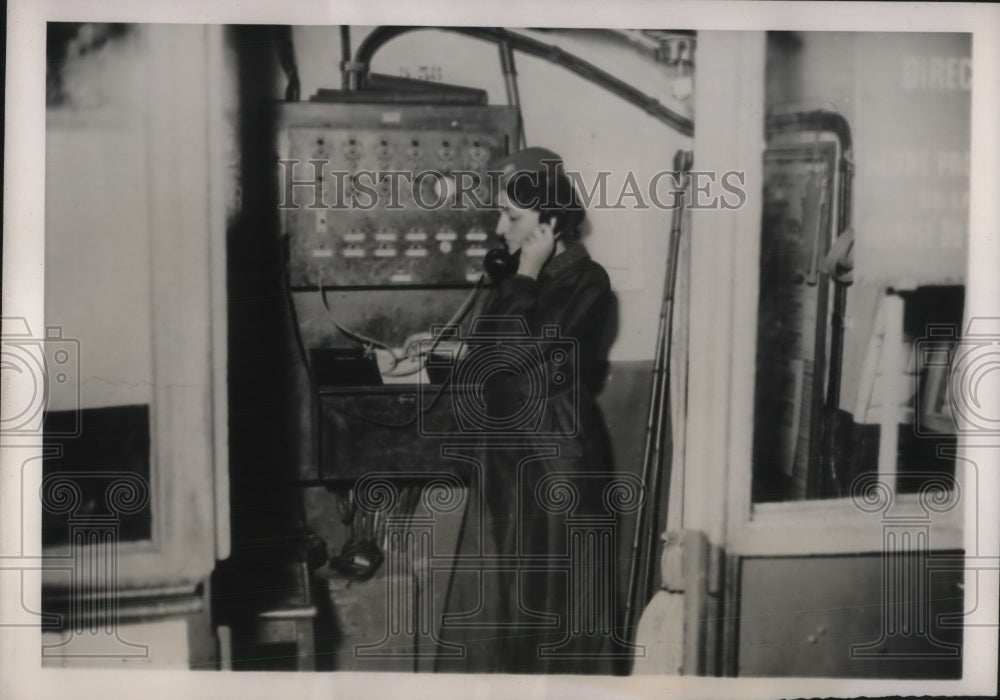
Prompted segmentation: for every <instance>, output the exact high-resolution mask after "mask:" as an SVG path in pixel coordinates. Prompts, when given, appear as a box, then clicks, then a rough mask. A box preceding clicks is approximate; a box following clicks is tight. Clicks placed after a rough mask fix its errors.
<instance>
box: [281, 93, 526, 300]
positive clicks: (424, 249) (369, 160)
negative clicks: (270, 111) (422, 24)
mask: <svg viewBox="0 0 1000 700" xmlns="http://www.w3.org/2000/svg"><path fill="white" fill-rule="evenodd" d="M276 126H277V134H278V144H277V145H278V163H277V184H278V188H279V192H278V202H279V209H280V212H281V223H282V230H283V233H285V234H287V236H288V239H289V256H290V257H289V268H290V269H289V276H290V283H291V286H292V288H293V289H306V288H313V289H315V288H318V287H320V286H322V287H324V288H337V287H341V288H343V287H406V286H419V287H427V286H439V285H441V286H456V285H458V286H461V285H468V284H472V283H474V282H475V281H476V280H477V279H478V278H479V274H480V272H481V270H482V259H483V256H484V255H485V254H486V251H487V250H488V249H489V248H491V247H494V246H495V245H496V244H497V240H496V238H495V236H494V233H493V232H494V228H495V225H496V219H497V213H496V210H495V207H493V206H492V205H491V203H492V200H493V198H494V192H493V191H494V190H495V181H491V179H490V176H489V175H488V174H487V173H486V166H487V164H488V163H490V162H491V161H492V160H494V159H495V158H497V157H498V156H501V155H504V154H506V153H507V152H508V151H509V149H510V146H511V144H512V143H513V139H514V135H515V133H516V126H517V115H516V111H515V110H514V109H512V108H510V107H486V106H469V105H462V106H456V105H394V104H357V103H282V104H281V105H280V106H279V107H278V111H277V117H276Z"/></svg>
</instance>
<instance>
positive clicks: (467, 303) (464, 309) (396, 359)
mask: <svg viewBox="0 0 1000 700" xmlns="http://www.w3.org/2000/svg"><path fill="white" fill-rule="evenodd" d="M485 279H486V274H485V273H483V274H480V276H479V279H478V280H477V281H476V284H475V286H474V287H473V288H472V290H471V291H470V292H469V294H468V295H467V296H466V297H465V300H464V301H463V302H462V304H461V305H460V306H459V307H458V310H457V311H456V312H455V313H454V314H453V315H452V317H451V318H450V319H448V321H447V323H445V325H444V326H442V327H441V328H440V330H438V332H437V334H436V335H434V336H433V337H432V339H431V342H430V346H429V347H428V348H427V350H424V351H422V352H420V353H417V355H416V357H423V358H425V359H424V363H426V357H427V356H429V355H430V354H431V353H432V352H433V351H434V349H435V348H437V346H438V344H439V343H440V342H441V339H442V338H443V337H444V335H445V334H446V333H447V332H448V331H449V330H451V329H453V328H455V327H456V326H458V325H459V324H460V323H461V322H462V319H463V318H464V317H465V315H466V314H467V313H468V312H469V309H471V308H472V303H473V301H475V299H476V297H477V296H478V295H479V292H480V290H482V287H483V283H484V281H485ZM317 291H318V292H319V295H320V299H321V301H322V302H323V309H324V310H325V311H326V314H327V316H328V318H329V319H330V322H331V323H332V324H333V325H334V327H335V328H336V329H337V330H338V331H340V332H341V333H343V334H344V335H345V336H347V337H348V338H350V339H351V340H354V341H355V342H357V343H360V344H361V345H363V346H364V347H365V348H366V350H368V351H369V352H370V351H371V348H379V349H382V350H385V351H386V352H388V353H389V356H390V358H392V361H393V362H392V367H391V368H389V370H388V371H386V372H384V374H385V375H386V376H390V377H406V376H410V375H412V374H417V373H418V372H420V371H422V370H423V369H424V364H423V363H422V364H420V365H419V366H418V367H417V368H416V369H414V370H407V371H406V372H401V373H398V374H393V373H392V370H394V369H395V368H396V367H397V366H398V365H399V363H400V362H401V361H402V360H403V359H412V358H413V357H414V355H413V354H412V353H410V352H409V351H408V350H409V348H406V349H405V350H407V352H404V354H403V356H402V357H400V356H398V355H397V354H396V353H395V351H394V350H393V349H392V348H390V347H389V346H388V345H387V344H386V343H384V342H382V341H380V340H376V339H374V338H370V337H368V336H366V335H362V334H361V333H357V332H355V331H352V330H350V329H349V328H347V327H345V326H342V325H341V324H340V323H339V322H338V321H337V319H336V317H335V316H334V314H333V310H332V309H331V308H330V305H329V302H328V301H327V298H326V288H325V287H324V286H323V273H322V271H320V272H319V276H318V280H317ZM297 330H298V329H297V328H296V334H297ZM411 346H412V343H411ZM310 376H311V375H310ZM451 379H452V374H451V373H449V374H448V377H447V379H445V381H444V382H442V383H441V386H440V387H438V390H437V391H436V392H434V396H433V397H432V398H431V401H430V403H429V404H427V405H426V406H417V410H416V411H415V412H414V414H413V416H411V417H410V418H408V419H406V420H405V421H403V422H402V423H391V422H389V421H381V420H378V419H377V418H371V417H368V416H362V415H360V414H357V413H352V412H350V411H345V410H343V409H340V408H338V409H336V410H337V412H338V413H340V414H341V415H344V416H346V417H348V418H354V419H356V420H360V421H364V422H366V423H370V424H372V425H377V426H380V427H383V428H406V427H409V426H411V425H413V423H414V422H415V421H416V420H417V417H418V416H420V414H422V413H428V412H430V411H431V410H433V409H434V407H435V406H436V405H437V403H438V401H440V399H441V396H442V395H443V394H444V391H445V389H447V388H448V385H449V384H451Z"/></svg>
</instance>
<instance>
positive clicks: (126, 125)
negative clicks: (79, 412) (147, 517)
mask: <svg viewBox="0 0 1000 700" xmlns="http://www.w3.org/2000/svg"><path fill="white" fill-rule="evenodd" d="M70 50H71V53H72V52H73V47H71V49H70ZM146 51H147V49H146V48H145V43H144V40H143V37H142V34H141V28H137V29H136V31H135V33H134V34H132V35H130V36H127V37H125V38H123V39H121V40H117V41H112V42H110V43H107V44H105V45H104V46H103V48H100V49H97V50H96V51H94V50H91V51H88V52H86V53H84V54H81V55H78V56H76V57H73V56H71V57H70V58H69V60H68V61H67V66H66V69H65V72H64V83H65V85H66V92H67V96H68V102H67V103H66V104H64V105H61V106H56V107H51V108H49V109H48V110H47V120H48V123H47V128H46V144H45V251H46V252H45V321H46V325H60V326H62V332H63V337H64V338H70V339H76V340H78V341H79V347H80V368H81V377H80V381H81V395H80V398H81V404H82V407H84V408H96V407H101V406H113V405H121V404H135V403H149V402H151V401H152V393H153V392H152V389H151V383H152V377H153V360H152V322H151V309H152V306H151V302H152V294H151V291H150V284H149V277H150V265H151V260H150V241H149V224H148V217H149V206H150V202H149V196H148V195H149V192H148V173H149V167H150V163H148V159H147V134H146V122H145V112H144V96H145V95H146V89H145V82H144V78H145V67H146V63H145V59H146V55H147V53H146ZM32 331H33V332H34V333H35V334H36V335H37V334H39V333H40V329H32ZM74 404H75V399H73V398H71V397H70V396H69V395H68V394H66V393H59V392H53V393H52V394H51V395H50V401H49V404H48V408H49V409H51V410H67V409H72V408H75V405H74Z"/></svg>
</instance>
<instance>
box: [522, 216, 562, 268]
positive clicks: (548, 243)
mask: <svg viewBox="0 0 1000 700" xmlns="http://www.w3.org/2000/svg"><path fill="white" fill-rule="evenodd" d="M555 246H556V237H555V234H554V233H553V232H552V225H551V224H540V225H539V226H538V228H536V229H535V230H534V231H532V232H531V233H529V234H528V235H527V236H525V237H524V240H523V241H522V242H521V261H520V264H519V265H518V266H517V274H519V275H526V276H528V277H531V278H532V279H534V278H537V277H538V273H539V272H540V271H541V269H542V266H543V265H545V263H546V262H547V261H548V259H549V258H550V257H552V251H553V249H555Z"/></svg>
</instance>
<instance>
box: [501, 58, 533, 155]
mask: <svg viewBox="0 0 1000 700" xmlns="http://www.w3.org/2000/svg"><path fill="white" fill-rule="evenodd" d="M497 48H498V49H499V51H500V68H501V70H502V71H503V79H504V88H506V90H507V104H509V105H510V106H511V107H515V108H517V134H518V139H519V143H518V148H524V147H525V146H526V145H527V143H528V140H527V138H526V137H525V135H524V115H523V114H522V113H521V95H520V92H519V91H518V89H517V68H516V67H515V66H514V50H513V49H512V48H511V46H510V42H509V41H507V40H503V41H500V42H498V43H497Z"/></svg>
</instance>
